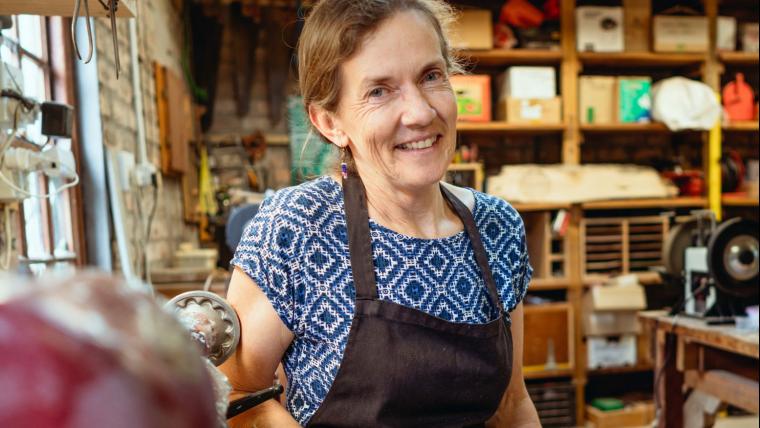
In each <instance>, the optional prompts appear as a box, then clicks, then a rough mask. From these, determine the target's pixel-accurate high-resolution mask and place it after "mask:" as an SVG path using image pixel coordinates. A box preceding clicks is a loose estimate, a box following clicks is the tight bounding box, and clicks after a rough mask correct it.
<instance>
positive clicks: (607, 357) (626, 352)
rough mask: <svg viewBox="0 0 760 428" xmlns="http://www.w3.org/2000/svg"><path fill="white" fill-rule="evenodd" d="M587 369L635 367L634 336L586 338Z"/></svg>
mask: <svg viewBox="0 0 760 428" xmlns="http://www.w3.org/2000/svg"><path fill="white" fill-rule="evenodd" d="M586 351H587V355H586V361H587V362H588V368H590V369H597V368H604V367H624V366H634V365H636V335H635V334H624V335H622V336H617V337H588V338H586Z"/></svg>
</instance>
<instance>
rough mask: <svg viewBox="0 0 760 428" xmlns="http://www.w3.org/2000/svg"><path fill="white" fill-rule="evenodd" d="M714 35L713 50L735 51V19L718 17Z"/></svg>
mask: <svg viewBox="0 0 760 428" xmlns="http://www.w3.org/2000/svg"><path fill="white" fill-rule="evenodd" d="M716 30H717V31H716V34H715V48H716V49H717V50H719V51H735V50H736V18H734V17H733V16H719V17H718V27H717V29H716Z"/></svg>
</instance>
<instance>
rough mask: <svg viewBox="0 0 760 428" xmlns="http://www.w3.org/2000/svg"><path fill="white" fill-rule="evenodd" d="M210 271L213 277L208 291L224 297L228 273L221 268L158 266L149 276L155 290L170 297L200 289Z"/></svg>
mask: <svg viewBox="0 0 760 428" xmlns="http://www.w3.org/2000/svg"><path fill="white" fill-rule="evenodd" d="M212 272H213V273H214V277H213V278H212V282H211V284H210V287H209V291H211V292H214V293H216V294H218V295H220V296H222V297H225V296H226V294H227V283H228V282H229V280H230V274H229V272H227V271H224V270H221V269H216V270H212V269H205V268H197V269H191V268H160V269H154V270H153V272H152V274H151V278H152V282H153V287H154V288H155V290H156V292H157V293H160V294H162V295H163V296H164V297H166V298H167V299H171V298H172V297H174V296H176V295H178V294H181V293H184V292H185V291H194V290H202V289H203V286H204V285H205V282H206V280H207V279H208V277H209V275H211V273H212Z"/></svg>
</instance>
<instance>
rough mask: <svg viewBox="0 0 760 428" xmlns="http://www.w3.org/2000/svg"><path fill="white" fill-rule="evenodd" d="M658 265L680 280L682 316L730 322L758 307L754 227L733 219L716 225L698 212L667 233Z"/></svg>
mask: <svg viewBox="0 0 760 428" xmlns="http://www.w3.org/2000/svg"><path fill="white" fill-rule="evenodd" d="M663 264H664V265H665V269H666V271H667V272H668V273H669V274H670V275H671V276H673V277H675V278H677V279H679V280H681V281H682V282H683V290H684V297H683V305H682V306H683V308H682V309H683V313H684V314H685V315H688V316H693V317H699V318H704V319H705V320H706V321H707V322H709V323H733V322H734V321H735V317H736V316H744V315H745V309H746V308H747V307H748V306H753V305H757V304H758V296H759V295H760V279H759V278H758V268H759V267H760V245H758V223H757V222H756V221H753V220H748V219H742V218H733V219H730V220H726V221H724V222H722V223H719V224H718V223H716V222H715V217H714V216H713V215H712V213H711V212H710V211H698V212H696V213H695V216H694V217H693V218H691V219H689V220H687V221H686V222H684V223H681V224H679V225H677V226H676V227H674V228H673V229H672V230H671V232H670V233H669V234H668V237H667V239H666V241H665V246H664V248H663ZM675 309H677V310H681V308H680V307H679V308H675Z"/></svg>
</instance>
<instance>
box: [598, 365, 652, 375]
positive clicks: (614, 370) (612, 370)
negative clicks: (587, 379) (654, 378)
mask: <svg viewBox="0 0 760 428" xmlns="http://www.w3.org/2000/svg"><path fill="white" fill-rule="evenodd" d="M653 370H654V367H653V366H652V365H650V364H636V365H635V366H625V367H606V368H603V369H589V370H588V372H587V373H588V374H589V376H599V375H609V374H623V373H640V372H651V371H653Z"/></svg>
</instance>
